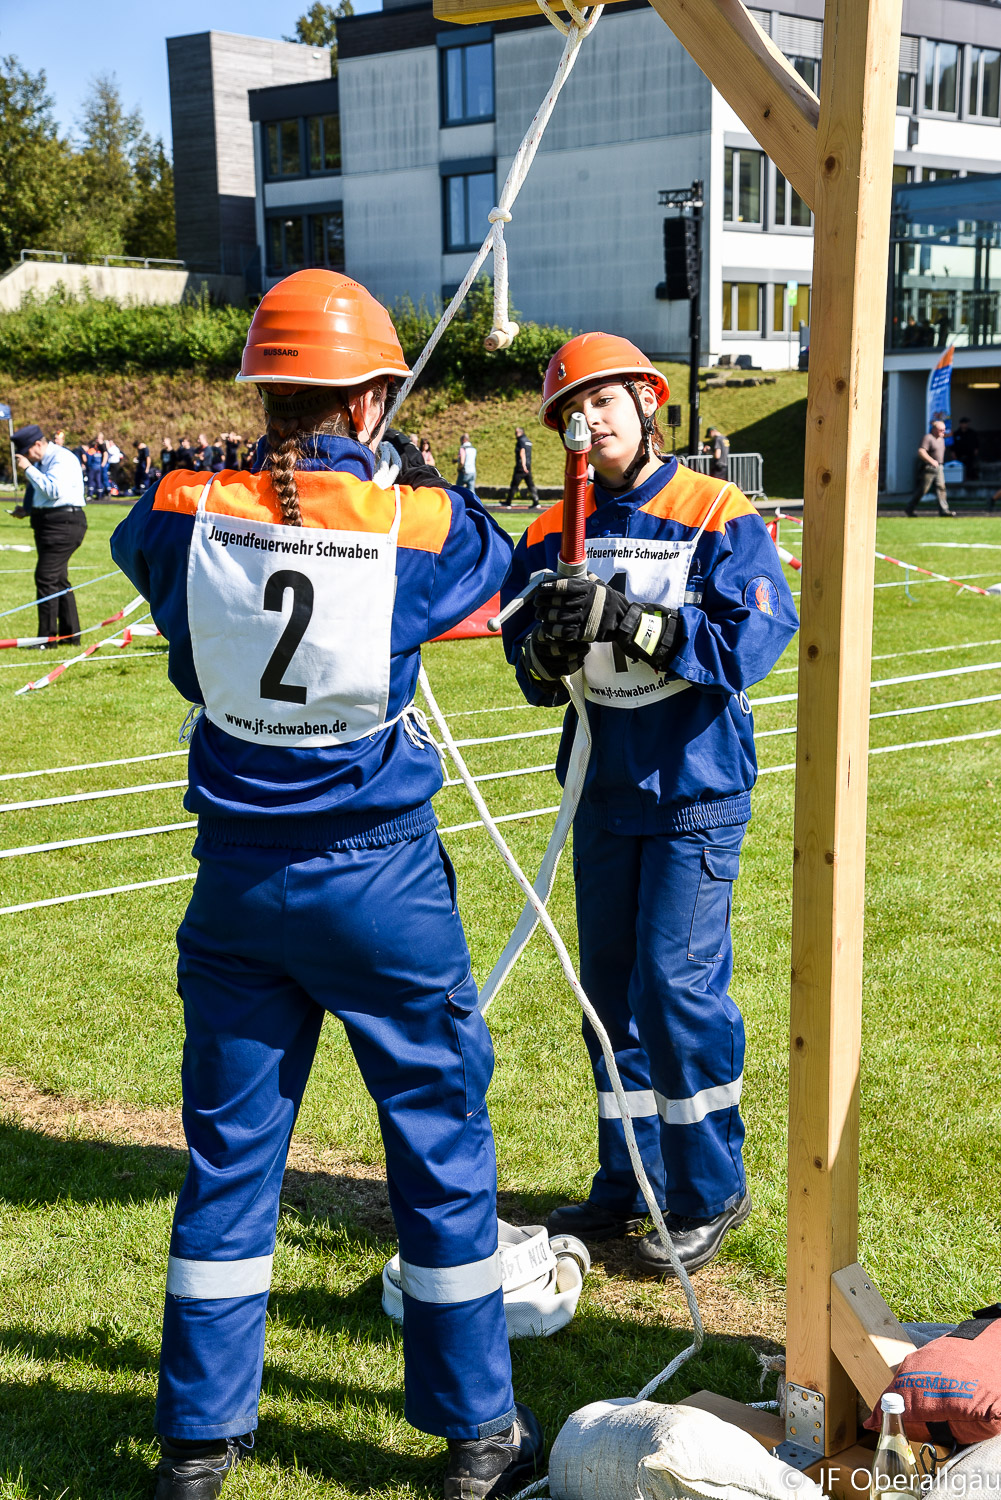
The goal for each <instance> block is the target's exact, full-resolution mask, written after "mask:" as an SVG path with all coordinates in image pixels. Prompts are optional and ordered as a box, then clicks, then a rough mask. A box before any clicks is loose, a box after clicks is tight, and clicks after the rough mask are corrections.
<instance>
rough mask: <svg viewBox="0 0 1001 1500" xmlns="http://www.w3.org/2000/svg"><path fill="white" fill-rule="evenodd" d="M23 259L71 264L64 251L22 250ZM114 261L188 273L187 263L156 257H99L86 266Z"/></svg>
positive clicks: (108, 263)
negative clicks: (166, 267)
mask: <svg viewBox="0 0 1001 1500" xmlns="http://www.w3.org/2000/svg"><path fill="white" fill-rule="evenodd" d="M21 259H22V260H23V261H24V260H28V259H36V260H45V259H49V260H57V261H60V262H61V263H62V264H63V265H64V266H66V265H69V264H70V258H69V256H68V255H67V254H66V252H65V251H64V250H22V251H21ZM112 261H115V262H117V263H121V264H122V265H126V266H142V267H143V269H144V270H146V271H148V270H149V268H150V266H173V267H174V268H175V270H178V271H186V270H187V268H188V264H187V261H183V260H163V259H162V258H161V257H159V256H156V255H99V256H97V257H96V258H95V259H94V260H89V261H87V262H86V264H87V265H88V266H110V265H111V262H112ZM73 264H74V265H79V264H80V262H79V261H74V262H73Z"/></svg>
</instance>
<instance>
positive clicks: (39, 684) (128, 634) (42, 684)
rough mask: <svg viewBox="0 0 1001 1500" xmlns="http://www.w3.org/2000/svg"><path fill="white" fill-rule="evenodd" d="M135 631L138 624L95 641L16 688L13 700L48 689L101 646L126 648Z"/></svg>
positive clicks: (146, 617) (145, 617)
mask: <svg viewBox="0 0 1001 1500" xmlns="http://www.w3.org/2000/svg"><path fill="white" fill-rule="evenodd" d="M143 602H145V601H143ZM143 618H144V619H148V616H145V615H144V616H143ZM153 628H154V630H155V629H156V627H155V626H154V627H153ZM137 629H138V623H137V624H136V625H135V626H133V627H132V630H130V629H129V627H128V626H126V627H125V630H124V631H121V630H116V631H115V633H114V635H109V636H108V637H107V638H106V639H105V640H103V641H95V642H94V644H93V645H92V646H88V647H87V649H86V651H81V652H80V655H79V656H71V657H70V659H69V661H64V662H61V663H60V664H59V666H58V667H53V669H52V671H51V672H46V674H45V676H44V677H39V678H38V679H37V680H36V681H35V682H26V683H25V684H24V687H19V688H16V689H15V691H14V696H15V698H19V697H20V696H21V694H22V693H33V692H36V691H37V690H38V689H39V688H46V687H50V686H51V684H52V683H53V682H55V680H56V678H57V677H61V676H62V675H63V673H64V672H65V671H66V670H67V668H69V667H74V666H76V664H77V662H79V661H86V660H87V657H88V656H93V654H94V652H95V651H100V649H101V647H102V646H110V645H112V644H116V645H120V646H127V645H128V643H129V641H130V640H131V639H132V634H133V632H134V631H135V630H137ZM118 636H122V639H121V640H120V641H118V640H116V637H118Z"/></svg>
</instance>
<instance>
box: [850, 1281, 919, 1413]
mask: <svg viewBox="0 0 1001 1500" xmlns="http://www.w3.org/2000/svg"><path fill="white" fill-rule="evenodd" d="M831 1348H832V1349H833V1351H834V1353H835V1355H836V1356H837V1360H838V1363H839V1364H840V1365H841V1367H842V1369H843V1370H845V1372H846V1373H847V1374H848V1375H849V1376H850V1377H851V1381H852V1384H853V1385H854V1387H855V1389H856V1390H857V1391H858V1393H859V1395H860V1396H861V1397H862V1400H863V1401H864V1402H865V1404H866V1406H868V1407H870V1408H875V1406H876V1404H877V1403H878V1401H879V1398H880V1396H881V1395H882V1394H883V1392H884V1391H885V1390H886V1388H887V1386H888V1385H889V1384H890V1381H891V1380H892V1379H893V1376H894V1373H895V1371H896V1369H897V1366H898V1365H899V1364H900V1361H901V1360H902V1359H903V1358H904V1356H905V1355H907V1354H910V1353H911V1352H912V1351H913V1349H914V1344H913V1342H912V1340H911V1339H910V1338H908V1336H907V1333H906V1332H905V1330H904V1329H903V1328H902V1327H901V1326H900V1324H899V1323H898V1322H897V1320H896V1318H895V1317H894V1316H893V1313H892V1312H891V1311H890V1309H889V1308H888V1307H887V1305H886V1303H885V1302H884V1301H883V1298H882V1297H881V1296H880V1294H879V1292H878V1291H877V1290H876V1287H875V1285H874V1283H873V1281H872V1278H871V1277H870V1276H869V1275H867V1274H866V1272H865V1271H864V1270H863V1269H862V1267H861V1266H860V1265H858V1264H857V1263H856V1264H854V1265H851V1266H845V1268H844V1270H841V1271H835V1273H834V1275H833V1276H832V1277H831Z"/></svg>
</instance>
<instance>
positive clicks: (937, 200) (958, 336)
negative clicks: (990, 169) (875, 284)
mask: <svg viewBox="0 0 1001 1500" xmlns="http://www.w3.org/2000/svg"><path fill="white" fill-rule="evenodd" d="M888 304H889V305H888V319H887V335H886V347H887V349H888V350H894V351H896V350H906V349H916V348H927V349H933V348H938V349H944V348H945V347H946V346H947V345H948V344H955V345H956V347H957V348H989V347H991V346H993V345H999V346H1001V174H998V175H992V176H973V175H971V176H968V177H955V178H951V179H947V180H944V181H936V182H921V183H907V184H901V185H898V186H896V187H895V188H894V190H893V212H892V217H891V221H890V279H889V289H888Z"/></svg>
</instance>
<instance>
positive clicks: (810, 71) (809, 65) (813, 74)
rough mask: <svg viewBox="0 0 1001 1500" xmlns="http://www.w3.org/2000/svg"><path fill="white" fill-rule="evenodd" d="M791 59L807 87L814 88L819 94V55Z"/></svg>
mask: <svg viewBox="0 0 1001 1500" xmlns="http://www.w3.org/2000/svg"><path fill="white" fill-rule="evenodd" d="M789 61H790V62H791V63H792V65H793V67H794V68H795V69H796V72H797V73H798V74H799V76H800V78H802V80H803V82H804V83H805V84H806V85H807V87H808V88H811V89H813V92H814V93H815V94H819V93H820V59H819V58H817V57H790V59H789Z"/></svg>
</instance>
